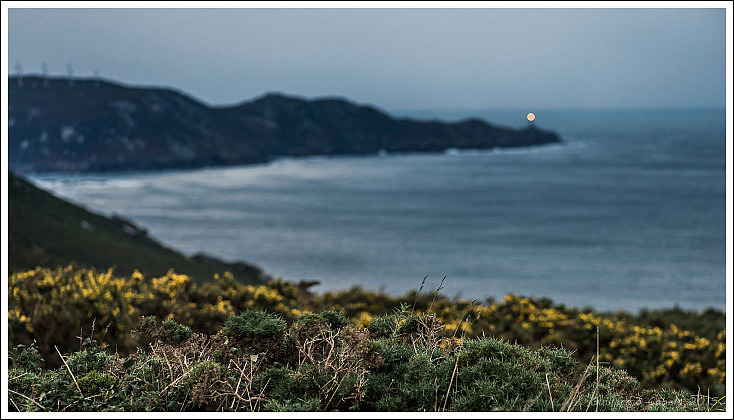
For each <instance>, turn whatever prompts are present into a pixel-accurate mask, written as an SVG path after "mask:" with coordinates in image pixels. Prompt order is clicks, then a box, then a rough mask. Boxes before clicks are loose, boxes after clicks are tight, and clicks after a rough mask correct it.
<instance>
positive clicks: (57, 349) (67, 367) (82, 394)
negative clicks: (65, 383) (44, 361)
mask: <svg viewBox="0 0 734 420" xmlns="http://www.w3.org/2000/svg"><path fill="white" fill-rule="evenodd" d="M54 348H55V349H56V353H58V354H59V357H60V358H61V361H62V362H64V366H66V370H68V371H69V374H70V375H71V379H73V380H74V385H76V389H78V390H79V394H80V395H81V396H82V398H84V393H83V392H82V389H81V388H79V383H78V382H77V381H76V377H74V374H73V373H72V372H71V369H70V368H69V365H68V364H67V363H66V360H64V356H62V355H61V352H60V351H59V348H58V347H56V346H54Z"/></svg>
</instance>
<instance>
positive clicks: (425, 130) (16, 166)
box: [8, 77, 560, 173]
mask: <svg viewBox="0 0 734 420" xmlns="http://www.w3.org/2000/svg"><path fill="white" fill-rule="evenodd" d="M8 134H9V135H8V138H9V144H8V158H9V167H10V169H11V170H15V171H18V172H22V173H23V172H25V173H27V172H47V171H48V172H77V171H109V170H115V171H117V170H120V171H122V170H145V169H162V168H187V167H200V166H207V165H229V164H241V163H256V162H266V161H268V160H270V159H272V158H273V157H276V156H303V155H314V154H318V155H334V154H365V153H377V152H379V151H380V150H385V151H387V152H411V151H442V150H445V149H446V148H449V147H452V148H471V149H490V148H494V147H521V146H531V145H538V144H545V143H554V142H559V141H560V139H559V137H558V135H556V134H555V133H553V132H548V131H544V130H539V129H535V128H532V127H529V128H527V129H524V130H513V129H508V128H502V127H497V126H493V125H490V124H488V123H486V122H484V121H481V120H479V119H468V120H464V121H460V122H455V123H445V122H440V121H418V120H412V119H395V118H392V117H391V116H389V115H387V114H386V113H384V112H381V111H380V110H378V109H376V108H374V107H371V106H361V105H355V104H353V103H351V102H349V101H346V100H344V99H338V98H326V99H315V100H306V99H302V98H297V97H291V96H284V95H279V94H268V95H265V96H262V97H260V98H257V99H255V100H253V101H251V102H243V103H241V104H239V105H236V106H227V107H210V106H207V105H204V104H202V103H200V102H198V101H196V100H194V99H192V98H191V97H188V96H186V95H184V94H182V93H180V92H177V91H174V90H171V89H160V88H138V87H129V86H123V85H121V84H117V83H111V82H109V81H102V80H92V79H73V80H70V79H63V78H56V79H47V80H43V79H42V78H39V77H23V79H22V85H19V83H18V80H17V78H15V77H10V78H9V83H8Z"/></svg>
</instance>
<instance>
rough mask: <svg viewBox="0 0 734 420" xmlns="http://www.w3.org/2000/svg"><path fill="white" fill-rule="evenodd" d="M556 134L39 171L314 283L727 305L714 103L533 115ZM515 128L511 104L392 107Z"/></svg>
mask: <svg viewBox="0 0 734 420" xmlns="http://www.w3.org/2000/svg"><path fill="white" fill-rule="evenodd" d="M531 111H533V112H534V113H535V115H536V116H537V120H536V121H535V123H536V124H538V126H539V127H542V128H550V129H553V130H556V131H557V132H558V133H559V134H560V135H561V137H562V138H563V139H564V142H563V143H562V144H560V145H548V146H539V147H532V148H523V149H506V150H489V151H475V150H463V151H459V150H451V149H450V150H447V151H446V152H444V153H416V154H398V155H386V156H384V155H376V156H375V155H370V156H342V157H318V156H317V157H308V158H298V159H288V158H285V159H279V160H276V161H274V162H271V163H268V164H262V165H250V166H236V167H224V168H203V169H196V170H176V171H165V172H149V173H123V174H109V173H108V174H83V175H58V174H35V175H33V176H31V178H32V180H33V181H34V182H36V183H38V184H39V185H40V186H42V187H43V188H46V189H49V190H51V191H53V192H54V193H57V194H59V195H60V196H62V197H65V198H68V199H70V200H72V201H74V202H77V203H81V204H83V205H85V206H86V207H88V208H90V209H92V210H95V211H99V212H102V213H105V214H112V213H116V214H119V215H122V216H123V217H125V218H129V219H131V220H133V221H134V222H135V223H137V224H140V225H141V226H144V227H146V228H148V230H149V232H150V234H151V235H152V236H154V237H156V238H158V239H159V240H161V241H162V242H164V243H166V244H168V245H170V246H172V247H173V248H176V249H178V250H180V251H182V252H184V253H186V254H193V253H196V252H201V251H204V252H206V253H208V254H211V255H215V256H218V257H221V258H224V259H227V260H244V261H248V262H251V263H254V264H256V265H259V266H260V267H262V268H263V269H264V270H265V271H266V272H267V273H269V274H271V275H273V276H279V277H283V278H284V279H287V280H294V281H297V280H300V279H318V280H320V281H321V284H320V285H319V286H317V287H316V290H319V291H325V290H337V289H348V288H349V287H351V286H353V285H361V286H362V287H364V288H367V289H372V290H378V289H382V290H384V291H386V292H389V293H393V294H402V293H405V292H407V291H408V290H411V289H417V288H418V286H419V285H420V282H421V280H422V279H423V277H424V276H426V275H427V276H429V277H428V280H427V285H426V288H428V290H430V289H431V288H435V287H436V286H437V285H438V283H439V282H440V280H441V278H442V277H443V276H446V282H445V284H444V290H443V291H444V292H445V293H446V294H448V295H450V296H459V297H464V298H468V299H475V298H476V299H478V300H482V299H483V298H485V297H495V298H502V297H503V296H504V295H506V294H508V293H514V294H520V295H528V296H537V297H550V298H552V299H553V300H554V301H556V302H560V303H564V304H567V305H570V306H577V307H584V306H591V307H593V308H594V309H597V310H618V309H625V310H631V311H634V310H637V309H641V308H661V307H672V306H674V305H679V306H680V307H682V308H686V309H699V310H700V309H703V308H706V307H713V308H717V309H721V310H724V309H725V307H726V286H725V270H726V257H725V253H726V235H725V207H726V192H725V184H726V182H725V181H726V178H725V176H726V175H725V172H726V171H725V138H726V136H725V114H724V111H723V110H531ZM394 114H395V115H398V116H410V117H414V118H438V119H443V120H447V121H452V120H458V119H462V118H468V117H473V116H476V117H480V118H484V119H486V120H487V121H489V122H491V123H499V124H501V125H506V126H513V127H522V126H524V125H525V124H527V121H525V120H524V118H525V114H526V112H525V111H521V110H485V111H476V110H446V111H431V110H429V111H415V110H414V111H403V112H396V113H394Z"/></svg>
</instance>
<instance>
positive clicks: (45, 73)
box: [41, 61, 48, 87]
mask: <svg viewBox="0 0 734 420" xmlns="http://www.w3.org/2000/svg"><path fill="white" fill-rule="evenodd" d="M41 71H42V72H43V87H48V66H47V65H46V62H45V61H44V62H43V63H42V64H41Z"/></svg>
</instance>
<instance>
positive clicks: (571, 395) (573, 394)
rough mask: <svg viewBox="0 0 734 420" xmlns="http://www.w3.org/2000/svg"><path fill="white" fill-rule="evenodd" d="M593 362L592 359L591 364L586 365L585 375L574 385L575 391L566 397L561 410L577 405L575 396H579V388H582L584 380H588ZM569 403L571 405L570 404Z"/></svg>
mask: <svg viewBox="0 0 734 420" xmlns="http://www.w3.org/2000/svg"><path fill="white" fill-rule="evenodd" d="M592 362H593V360H592V361H591V362H589V364H588V365H586V370H584V374H583V375H581V379H580V380H579V382H578V383H577V384H576V386H575V387H574V389H573V391H572V392H571V394H570V395H569V396H568V398H566V401H565V402H564V403H563V405H562V406H561V411H571V409H572V408H573V406H575V405H576V403H577V402H578V401H576V402H574V398H576V396H577V395H578V393H579V390H580V389H581V385H582V384H583V383H584V381H585V380H586V377H587V375H588V373H589V368H590V367H591V363H592ZM572 402H573V403H574V404H571V403H572ZM569 405H570V406H569Z"/></svg>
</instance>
